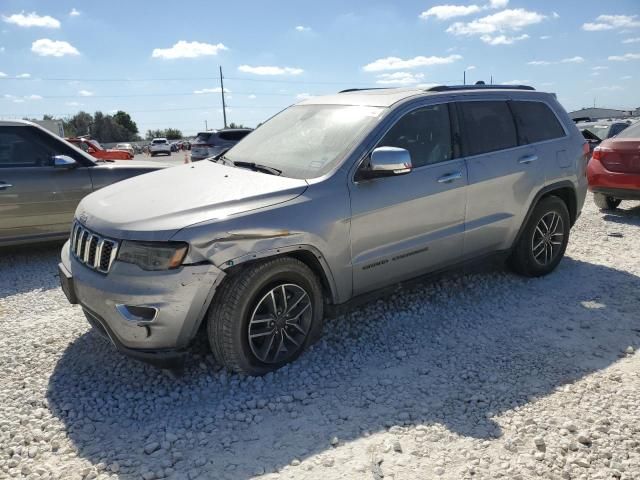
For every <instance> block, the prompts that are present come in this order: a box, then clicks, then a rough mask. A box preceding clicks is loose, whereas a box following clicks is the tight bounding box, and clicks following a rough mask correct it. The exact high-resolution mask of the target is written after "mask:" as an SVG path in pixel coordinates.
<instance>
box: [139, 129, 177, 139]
mask: <svg viewBox="0 0 640 480" xmlns="http://www.w3.org/2000/svg"><path fill="white" fill-rule="evenodd" d="M159 137H162V138H166V139H167V140H179V139H181V138H182V132H181V131H180V130H178V129H177V128H165V129H164V130H162V129H157V130H147V133H146V135H145V138H146V139H147V140H153V139H154V138H159Z"/></svg>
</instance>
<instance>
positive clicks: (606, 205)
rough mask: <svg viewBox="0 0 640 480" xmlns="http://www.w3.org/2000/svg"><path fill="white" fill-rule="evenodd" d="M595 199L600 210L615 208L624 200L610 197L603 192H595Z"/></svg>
mask: <svg viewBox="0 0 640 480" xmlns="http://www.w3.org/2000/svg"><path fill="white" fill-rule="evenodd" d="M593 201H594V203H595V204H596V207H598V208H599V209H600V210H615V209H616V208H618V207H619V206H620V203H621V202H622V200H620V199H619V198H613V197H609V196H607V195H604V194H602V193H594V194H593Z"/></svg>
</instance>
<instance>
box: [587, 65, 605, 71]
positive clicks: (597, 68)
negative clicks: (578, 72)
mask: <svg viewBox="0 0 640 480" xmlns="http://www.w3.org/2000/svg"><path fill="white" fill-rule="evenodd" d="M591 70H609V67H603V66H600V65H598V66H595V67H591Z"/></svg>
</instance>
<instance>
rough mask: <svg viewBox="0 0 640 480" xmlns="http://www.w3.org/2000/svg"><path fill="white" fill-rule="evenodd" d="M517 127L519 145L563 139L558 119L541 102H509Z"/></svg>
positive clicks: (562, 131)
mask: <svg viewBox="0 0 640 480" xmlns="http://www.w3.org/2000/svg"><path fill="white" fill-rule="evenodd" d="M511 108H512V109H513V114H514V115H515V117H516V123H517V125H518V135H519V137H520V139H519V140H520V144H521V145H526V144H528V143H536V142H542V141H544V140H551V139H554V138H561V137H564V135H565V134H564V130H563V128H562V125H560V122H558V118H557V117H556V116H555V114H554V113H553V112H552V111H551V109H550V108H549V106H548V105H546V104H544V103H542V102H520V101H517V102H511Z"/></svg>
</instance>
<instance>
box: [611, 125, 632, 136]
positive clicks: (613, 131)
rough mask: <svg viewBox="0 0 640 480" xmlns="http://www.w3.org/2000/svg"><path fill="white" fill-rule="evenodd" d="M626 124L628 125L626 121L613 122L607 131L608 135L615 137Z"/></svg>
mask: <svg viewBox="0 0 640 480" xmlns="http://www.w3.org/2000/svg"><path fill="white" fill-rule="evenodd" d="M628 126H629V124H628V123H614V124H613V125H611V131H610V132H609V137H615V136H616V135H618V134H619V133H620V132H621V131H623V130H624V129H625V128H627V127H628Z"/></svg>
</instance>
